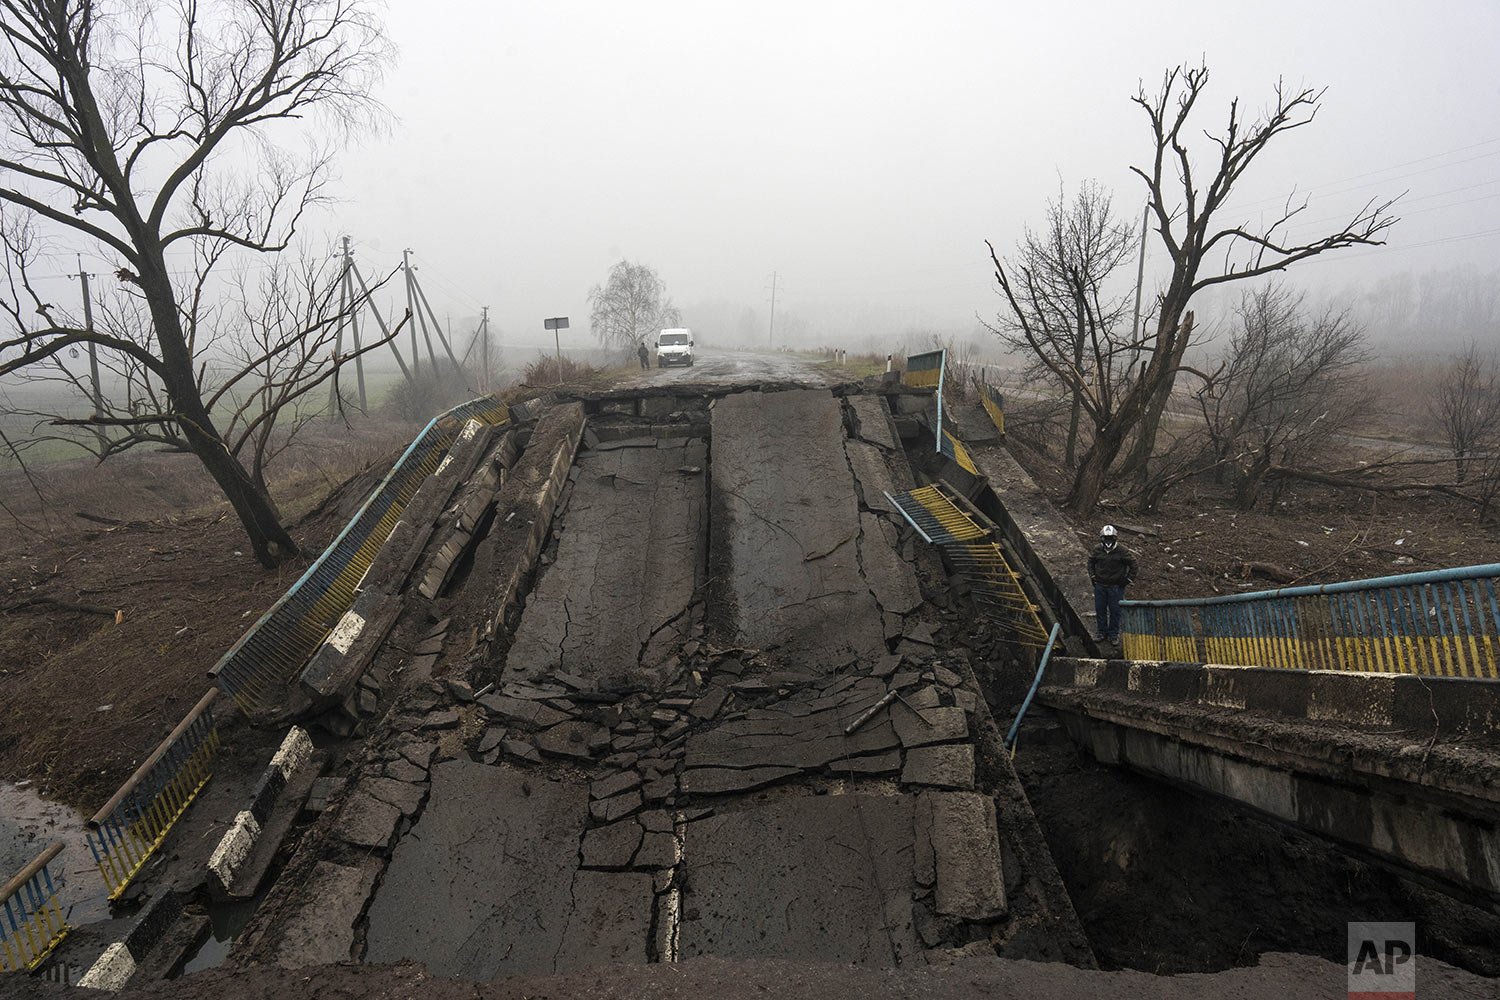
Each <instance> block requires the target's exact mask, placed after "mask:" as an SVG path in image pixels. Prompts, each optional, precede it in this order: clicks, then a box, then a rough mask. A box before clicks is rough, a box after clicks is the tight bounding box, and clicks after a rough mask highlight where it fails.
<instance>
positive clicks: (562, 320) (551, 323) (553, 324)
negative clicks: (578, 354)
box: [543, 316, 568, 385]
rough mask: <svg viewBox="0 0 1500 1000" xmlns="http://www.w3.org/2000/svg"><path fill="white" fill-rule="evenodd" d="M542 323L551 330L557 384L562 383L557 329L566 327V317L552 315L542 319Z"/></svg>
mask: <svg viewBox="0 0 1500 1000" xmlns="http://www.w3.org/2000/svg"><path fill="white" fill-rule="evenodd" d="M543 325H544V326H546V328H547V329H549V330H551V331H552V341H553V343H555V344H556V345H557V384H558V385H562V380H563V379H562V336H561V335H560V334H559V333H558V332H557V331H559V330H566V329H567V328H568V317H566V316H554V317H552V318H551V319H549V320H544V321H543Z"/></svg>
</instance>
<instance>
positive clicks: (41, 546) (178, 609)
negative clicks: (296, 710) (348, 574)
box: [0, 426, 410, 811]
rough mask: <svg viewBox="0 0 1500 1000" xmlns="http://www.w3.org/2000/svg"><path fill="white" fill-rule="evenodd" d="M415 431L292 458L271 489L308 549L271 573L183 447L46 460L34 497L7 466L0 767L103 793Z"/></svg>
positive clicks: (78, 792)
mask: <svg viewBox="0 0 1500 1000" xmlns="http://www.w3.org/2000/svg"><path fill="white" fill-rule="evenodd" d="M409 433H410V430H409V428H406V427H393V426H382V427H380V428H374V427H370V428H366V429H364V430H362V431H361V433H360V434H359V435H358V436H357V437H350V438H346V439H344V440H338V441H329V442H325V443H324V446H323V449H322V450H321V452H318V453H305V455H304V458H303V460H302V461H301V462H299V464H298V466H297V467H295V468H292V469H289V470H288V472H287V474H286V475H285V476H284V477H283V479H282V480H280V481H279V482H278V483H277V484H276V487H275V488H276V494H277V497H278V500H279V501H280V503H281V506H282V509H283V513H284V514H285V515H286V516H287V517H288V519H289V520H290V523H291V524H292V534H293V537H294V538H295V539H296V540H297V542H298V544H299V545H300V546H301V547H302V548H303V550H304V553H305V555H304V557H303V558H302V559H298V560H294V561H293V562H291V563H288V564H286V565H284V566H282V567H281V568H279V569H277V570H272V571H267V570H265V569H263V568H261V567H260V565H259V564H257V563H256V562H255V559H254V557H253V556H252V555H251V554H250V548H249V545H248V542H247V540H246V538H245V534H244V531H243V529H242V528H241V526H240V524H239V522H238V520H237V519H236V518H235V517H234V515H233V513H232V512H231V511H230V510H229V509H228V506H227V504H224V503H223V502H222V501H217V498H216V493H215V490H214V486H213V484H212V482H211V481H209V480H208V478H207V476H206V474H205V473H204V472H203V471H202V468H201V466H200V465H199V464H198V463H197V461H196V459H194V458H192V457H190V456H184V455H142V456H134V455H127V456H123V457H122V458H120V459H118V460H114V461H111V462H109V463H107V464H105V465H103V466H96V465H93V464H92V463H91V462H85V463H74V462H70V463H62V464H60V465H57V466H49V467H47V468H46V469H44V470H39V471H37V472H36V486H37V488H38V490H39V491H40V493H41V496H40V497H38V496H37V493H36V492H35V491H34V490H33V488H32V484H31V483H29V482H28V481H27V480H26V479H24V478H23V477H22V476H21V475H20V473H19V472H16V471H7V472H4V473H0V489H3V491H4V495H5V497H6V500H7V507H8V508H9V509H10V515H13V516H10V515H7V514H5V513H3V512H0V518H3V519H5V520H9V521H10V524H9V525H8V526H7V527H6V528H5V529H4V530H0V780H5V781H16V780H20V779H23V778H29V779H31V780H32V781H33V782H35V785H36V788H37V790H39V791H41V792H42V793H43V794H44V795H46V796H48V797H51V798H58V799H62V800H64V801H67V802H70V803H72V804H74V805H77V806H79V807H80V808H82V809H84V810H85V811H91V810H92V809H93V808H94V807H96V806H98V805H101V804H103V802H104V800H105V799H107V798H108V797H109V795H110V794H111V793H112V792H113V791H114V789H115V788H117V787H118V786H119V785H120V783H121V782H122V781H123V780H124V779H125V778H126V777H128V776H129V775H130V773H131V771H133V770H134V768H135V767H136V765H137V764H138V763H139V761H140V760H142V759H143V758H144V757H145V756H146V755H147V754H149V753H150V752H151V750H152V749H153V748H154V747H155V746H156V744H157V743H158V742H159V741H160V740H161V738H162V737H163V736H165V735H166V734H167V733H168V732H169V731H170V730H171V728H172V727H173V726H174V725H176V724H177V722H178V721H179V720H180V719H181V718H182V716H183V714H184V713H185V712H186V711H187V710H188V709H189V708H190V707H191V706H192V705H193V703H194V702H196V701H197V700H198V698H199V697H201V696H202V695H203V693H204V692H205V691H206V690H207V689H208V687H209V681H208V679H207V676H206V673H207V671H208V669H209V668H210V667H212V666H213V665H214V663H216V662H217V661H218V659H219V657H220V656H222V655H223V653H224V652H225V651H226V650H227V649H228V648H229V647H230V646H231V645H233V643H234V642H235V641H236V640H237V639H238V638H239V637H240V635H242V634H243V633H244V631H245V629H247V628H248V627H249V626H250V625H251V624H252V623H254V621H255V620H256V619H257V618H258V617H259V616H260V615H261V614H262V613H264V612H265V611H266V610H267V609H268V608H269V607H270V606H271V605H272V604H273V603H274V602H275V601H276V600H277V599H278V598H279V597H280V596H281V595H282V594H283V593H284V592H285V591H286V589H287V587H288V586H290V585H291V584H292V582H293V581H295V580H296V579H297V578H298V577H299V576H300V575H301V574H302V572H303V571H304V570H305V569H306V568H307V565H308V563H309V562H310V561H311V560H312V559H313V558H315V557H316V556H317V554H318V553H319V552H321V551H322V549H323V547H324V546H326V545H327V544H328V542H329V541H330V540H331V539H332V538H333V536H334V535H335V534H336V533H337V532H338V530H339V529H340V528H341V527H342V526H343V524H344V523H345V522H346V521H347V520H348V518H349V517H350V516H351V515H352V514H353V512H354V510H355V509H357V507H358V505H359V504H360V503H361V502H363V499H364V497H365V496H366V495H367V494H368V492H369V490H370V489H371V488H372V487H373V485H374V483H375V482H376V481H378V479H379V477H380V476H381V475H383V474H384V472H385V470H386V469H387V468H388V467H389V463H390V461H391V458H392V457H393V456H392V454H391V448H392V445H393V444H396V443H399V442H400V441H401V439H402V437H403V436H409ZM79 511H82V512H85V513H88V514H90V515H93V516H94V517H96V518H101V519H103V520H104V521H106V522H115V523H101V521H98V520H93V521H91V520H85V519H82V518H79V517H77V516H76V514H77V512H79ZM38 599H40V601H41V603H36V602H38ZM69 605H71V606H75V607H67V606H69ZM83 607H87V608H91V609H93V610H79V608H83ZM221 710H227V708H226V709H221Z"/></svg>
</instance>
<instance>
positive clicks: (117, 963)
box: [78, 892, 182, 991]
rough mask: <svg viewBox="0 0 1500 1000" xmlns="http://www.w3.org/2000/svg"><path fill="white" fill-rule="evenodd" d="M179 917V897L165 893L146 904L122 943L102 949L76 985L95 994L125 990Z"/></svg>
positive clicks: (180, 911)
mask: <svg viewBox="0 0 1500 1000" xmlns="http://www.w3.org/2000/svg"><path fill="white" fill-rule="evenodd" d="M180 916H182V897H180V896H179V895H177V893H175V892H165V893H163V894H161V895H160V896H157V897H155V898H154V899H152V900H151V901H150V902H149V903H147V904H146V906H145V909H143V910H142V911H141V915H140V918H139V919H137V920H136V922H135V923H134V924H133V925H132V926H131V928H130V930H129V931H128V932H127V933H126V935H125V938H124V940H122V941H116V942H115V943H114V944H112V945H110V946H109V947H108V948H105V949H104V954H102V955H100V956H99V958H98V959H97V960H96V961H95V962H94V964H93V965H91V966H89V970H88V971H87V972H85V973H84V974H83V978H82V979H80V980H78V985H79V986H83V987H88V988H90V989H96V990H110V991H118V990H121V989H124V987H125V984H126V983H128V982H129V981H130V977H131V976H133V975H135V970H136V966H138V965H139V964H140V963H141V962H142V961H143V960H144V959H145V957H146V954H147V952H149V951H150V950H151V947H152V945H154V944H156V942H157V940H158V939H160V938H161V936H162V935H163V934H164V933H165V932H166V930H167V928H168V927H170V926H171V925H172V924H173V923H174V922H175V921H176V920H177V918H178V917H180Z"/></svg>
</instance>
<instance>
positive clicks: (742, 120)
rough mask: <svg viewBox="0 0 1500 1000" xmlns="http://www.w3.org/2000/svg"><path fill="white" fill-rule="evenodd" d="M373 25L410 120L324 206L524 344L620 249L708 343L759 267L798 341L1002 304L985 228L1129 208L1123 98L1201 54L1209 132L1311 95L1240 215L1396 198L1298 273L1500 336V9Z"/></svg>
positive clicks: (1067, 8) (966, 315) (1158, 257)
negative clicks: (1371, 223)
mask: <svg viewBox="0 0 1500 1000" xmlns="http://www.w3.org/2000/svg"><path fill="white" fill-rule="evenodd" d="M388 23H389V30H390V34H391V36H392V38H393V39H395V41H396V42H397V44H398V46H399V49H400V56H399V62H398V64H397V66H396V68H395V70H394V72H392V73H391V75H390V77H389V79H388V80H387V82H386V84H385V86H384V87H383V88H382V90H381V94H382V96H383V97H384V99H385V100H386V102H387V103H388V104H389V105H390V107H391V108H392V110H393V111H394V112H395V113H396V115H397V116H398V118H399V124H397V125H396V127H395V128H394V129H393V130H392V132H391V134H390V135H389V136H388V137H386V138H385V139H382V140H379V141H372V142H369V143H367V144H366V145H365V146H364V147H363V148H362V149H360V150H357V151H351V152H350V153H349V154H348V155H347V156H346V157H345V159H344V161H343V185H342V189H341V190H342V193H343V196H344V197H345V198H346V199H347V200H346V201H345V203H344V205H343V206H342V207H341V209H340V211H339V213H338V220H337V222H336V223H330V225H334V226H335V227H341V228H343V229H346V230H347V231H349V232H350V233H352V234H353V235H354V236H355V238H356V240H358V241H359V244H360V247H359V252H360V253H361V254H363V255H365V256H366V257H368V258H369V259H370V260H371V261H372V262H374V261H379V262H383V263H392V262H394V261H395V260H396V259H397V255H398V254H399V251H400V250H401V249H402V248H403V247H406V246H410V247H413V248H415V249H416V250H417V252H418V253H417V259H418V260H419V261H420V262H421V263H422V264H423V265H424V266H425V267H427V268H428V269H429V273H430V274H431V276H432V278H433V280H436V279H438V278H441V279H442V282H443V284H442V285H441V286H439V287H438V290H437V295H439V296H441V297H443V298H447V299H450V301H451V303H452V308H453V309H454V310H455V312H459V311H468V312H473V311H475V307H477V306H478V305H481V304H489V305H491V306H493V311H492V315H493V316H496V317H498V318H499V320H500V322H501V324H502V326H503V328H504V329H505V330H506V331H507V333H508V334H509V335H510V336H511V337H512V338H522V337H525V338H527V339H532V338H531V334H532V333H533V332H534V334H535V338H534V339H535V340H536V341H537V342H539V343H540V342H541V341H542V331H541V329H540V320H541V319H542V318H543V317H545V316H552V315H560V314H571V315H573V316H575V317H576V316H581V315H584V314H586V312H587V306H586V302H585V296H586V294H587V291H588V289H589V288H590V287H591V286H592V285H593V284H595V283H596V282H599V281H601V280H602V278H603V275H604V272H605V270H606V269H607V268H608V266H609V265H610V264H611V263H613V262H614V261H616V260H618V259H620V258H621V257H628V258H629V259H631V260H639V261H642V262H645V263H648V264H650V265H651V266H653V267H655V268H656V269H657V270H658V271H659V273H660V274H661V276H662V278H663V280H664V281H665V282H666V285H667V288H668V290H669V292H670V293H671V294H672V296H673V297H674V299H675V300H676V302H677V303H678V304H679V305H680V306H683V307H685V310H686V314H687V320H688V321H689V322H692V323H696V324H697V325H699V326H702V327H704V328H705V333H707V332H709V331H710V330H711V331H712V333H713V334H714V335H715V336H716V337H720V336H737V335H741V334H743V335H744V336H746V337H749V336H752V335H756V336H758V337H759V339H761V340H762V341H764V339H765V338H764V334H765V333H766V326H767V320H768V314H769V301H770V292H769V288H770V285H771V280H772V274H773V272H774V273H776V274H777V275H778V277H777V287H778V291H777V310H778V312H779V313H781V314H782V320H781V321H780V322H778V326H779V327H781V329H782V330H783V332H784V333H785V334H787V335H788V337H789V338H791V339H797V340H801V339H806V340H810V341H821V340H834V339H839V340H845V341H848V342H850V343H851V344H854V345H856V346H859V345H860V343H861V341H863V340H865V339H868V337H869V336H870V335H883V334H900V333H902V332H904V331H907V330H909V329H915V328H934V329H941V330H945V331H949V332H960V333H967V332H968V331H970V330H971V329H972V328H973V327H974V318H975V315H976V313H977V314H981V315H985V316H992V315H993V314H994V312H995V307H996V305H997V302H996V299H995V296H994V292H993V287H994V282H993V279H992V276H991V273H990V268H989V266H988V259H987V257H986V251H985V247H984V242H983V241H984V240H985V239H986V238H988V239H990V240H992V241H994V243H995V245H996V247H997V249H1000V250H1001V251H1002V252H1004V251H1006V250H1008V249H1009V248H1010V247H1011V246H1013V244H1014V243H1015V241H1016V239H1017V238H1018V237H1019V236H1020V235H1021V230H1022V227H1024V226H1025V225H1027V224H1032V225H1037V224H1039V222H1040V220H1041V217H1042V213H1043V208H1044V203H1045V200H1046V199H1047V198H1048V197H1049V196H1055V195H1056V193H1057V190H1058V186H1059V183H1062V184H1066V185H1067V187H1068V189H1069V190H1072V189H1073V188H1075V187H1076V185H1077V184H1078V183H1079V182H1081V181H1083V180H1087V179H1097V180H1098V181H1100V182H1101V183H1102V184H1103V185H1105V186H1106V187H1108V188H1111V189H1113V190H1114V191H1115V193H1116V198H1117V206H1118V208H1119V209H1120V213H1121V214H1122V215H1124V216H1127V217H1129V216H1131V215H1135V216H1136V217H1137V218H1138V217H1139V211H1140V209H1139V206H1140V205H1141V204H1142V203H1143V202H1144V191H1143V185H1142V183H1141V182H1140V180H1139V179H1138V178H1135V177H1134V176H1133V175H1131V174H1130V173H1129V171H1128V167H1129V166H1130V165H1131V164H1132V163H1135V164H1140V165H1145V164H1146V163H1147V160H1148V158H1149V156H1150V151H1151V146H1150V135H1149V131H1148V127H1147V122H1146V119H1145V116H1144V115H1143V114H1142V112H1141V110H1140V109H1139V108H1137V107H1136V106H1134V105H1133V104H1131V103H1130V98H1131V96H1132V95H1134V94H1135V92H1136V90H1137V87H1138V86H1139V85H1142V84H1144V86H1145V88H1146V90H1147V91H1148V93H1149V92H1151V91H1154V90H1155V89H1156V88H1157V86H1158V85H1159V83H1160V78H1161V75H1162V73H1163V71H1164V70H1165V69H1167V68H1168V67H1170V66H1175V65H1178V64H1180V63H1184V62H1186V63H1190V64H1191V63H1197V62H1199V61H1200V60H1201V61H1204V62H1206V63H1207V65H1208V66H1209V67H1210V69H1211V72H1212V82H1211V84H1210V86H1209V88H1208V90H1207V92H1206V93H1205V95H1204V104H1203V105H1202V106H1201V107H1200V109H1199V111H1198V112H1197V113H1198V115H1200V116H1201V120H1200V121H1199V122H1198V124H1199V125H1200V127H1209V126H1212V127H1214V128H1216V129H1217V128H1219V127H1221V126H1222V123H1223V121H1224V119H1225V117H1226V114H1227V108H1228V104H1229V102H1230V100H1232V99H1233V98H1235V97H1236V96H1238V97H1239V98H1241V101H1242V107H1243V109H1244V111H1245V112H1246V113H1247V114H1249V115H1251V116H1253V115H1256V114H1258V113H1260V112H1261V111H1262V110H1263V109H1264V108H1265V107H1266V105H1267V104H1268V102H1269V101H1270V100H1271V98H1272V89H1273V87H1274V85H1275V83H1276V81H1277V79H1278V77H1280V78H1283V79H1285V80H1286V82H1287V83H1288V84H1289V85H1290V86H1294V87H1295V86H1300V85H1307V86H1314V87H1327V88H1328V91H1327V94H1326V96H1325V99H1324V102H1323V107H1322V109H1321V110H1320V111H1319V113H1318V115H1317V118H1316V121H1315V122H1314V123H1313V124H1311V125H1310V126H1308V127H1306V128H1302V129H1299V130H1297V131H1295V132H1293V133H1291V134H1289V135H1287V136H1286V137H1285V138H1283V139H1280V140H1278V141H1277V143H1276V144H1275V145H1274V146H1273V147H1272V148H1271V149H1270V150H1269V151H1268V153H1267V154H1266V156H1265V157H1264V159H1262V160H1261V161H1258V162H1257V164H1256V167H1255V169H1254V170H1253V171H1252V172H1251V173H1250V174H1248V175H1247V177H1246V179H1245V182H1244V185H1243V190H1241V191H1238V192H1236V196H1235V201H1234V203H1233V204H1237V205H1238V206H1240V209H1241V211H1242V213H1243V217H1244V219H1245V220H1246V221H1249V222H1252V223H1254V222H1261V221H1269V220H1268V219H1266V216H1267V213H1272V212H1275V211H1276V210H1277V209H1279V208H1280V206H1281V204H1282V201H1283V199H1284V198H1285V197H1286V196H1287V195H1288V194H1290V193H1292V192H1294V191H1296V192H1302V193H1306V194H1308V195H1310V196H1311V203H1310V205H1309V207H1308V210H1307V211H1306V212H1305V213H1303V215H1302V216H1301V218H1303V219H1306V220H1307V221H1308V223H1309V225H1308V226H1307V227H1306V228H1307V229H1308V230H1311V229H1312V228H1315V227H1314V226H1313V225H1312V224H1314V223H1321V224H1323V225H1324V226H1326V225H1328V224H1329V222H1330V220H1336V219H1342V217H1343V216H1345V215H1347V214H1348V213H1350V212H1352V211H1353V210H1354V209H1357V208H1358V207H1359V206H1360V205H1361V204H1362V203H1363V202H1364V201H1365V200H1366V199H1368V198H1372V197H1373V198H1381V199H1384V198H1388V197H1392V196H1395V195H1398V194H1401V193H1402V192H1407V193H1406V195H1405V197H1404V198H1403V199H1402V200H1401V201H1400V202H1399V203H1398V205H1397V206H1396V211H1397V214H1398V215H1400V216H1401V218H1402V221H1401V223H1400V224H1399V225H1398V226H1397V227H1396V228H1395V229H1394V230H1393V231H1392V233H1391V234H1390V242H1389V246H1387V247H1384V248H1374V249H1367V248H1355V249H1351V250H1346V251H1342V252H1339V253H1333V254H1328V255H1325V256H1324V257H1323V258H1321V259H1319V260H1317V261H1314V262H1309V263H1307V264H1305V265H1303V266H1302V267H1301V268H1298V269H1295V270H1294V271H1293V272H1291V273H1292V275H1293V279H1294V281H1296V282H1297V283H1299V284H1300V285H1303V286H1305V287H1307V288H1309V289H1312V290H1314V291H1315V292H1316V293H1317V294H1318V295H1322V296H1329V297H1343V298H1347V299H1350V300H1362V301H1363V305H1364V311H1365V312H1366V313H1367V315H1368V318H1369V320H1370V321H1371V323H1372V326H1376V327H1389V333H1390V334H1391V335H1392V336H1389V337H1382V336H1381V333H1382V332H1383V331H1382V330H1378V329H1372V333H1374V334H1375V335H1376V339H1377V340H1378V341H1379V340H1384V341H1385V342H1387V343H1391V342H1392V341H1397V342H1399V340H1400V338H1401V337H1403V336H1404V335H1405V334H1406V333H1407V332H1409V329H1410V327H1411V325H1412V313H1413V312H1414V311H1416V310H1418V309H1420V310H1421V311H1422V312H1424V313H1425V314H1427V315H1428V316H1429V317H1430V318H1431V320H1432V323H1433V324H1434V325H1435V326H1437V327H1439V328H1438V329H1433V330H1431V331H1430V333H1431V334H1432V339H1433V340H1446V339H1449V338H1453V339H1455V340H1463V339H1467V338H1468V337H1471V336H1477V335H1479V334H1480V333H1481V331H1479V330H1465V329H1462V328H1461V326H1462V325H1463V324H1464V323H1465V322H1466V321H1467V320H1468V319H1470V318H1471V317H1472V316H1473V315H1474V313H1476V312H1478V313H1480V314H1486V308H1487V316H1488V319H1489V322H1490V323H1491V326H1490V333H1491V334H1493V333H1494V330H1495V328H1494V326H1493V324H1494V322H1495V316H1496V307H1495V305H1494V296H1495V292H1494V291H1493V289H1494V288H1495V286H1496V284H1497V282H1496V277H1497V269H1500V174H1497V171H1496V167H1497V165H1500V125H1497V124H1496V123H1497V122H1500V76H1497V74H1496V71H1495V69H1494V65H1493V60H1492V47H1493V44H1494V40H1495V39H1496V38H1497V37H1500V6H1497V5H1495V4H1493V3H1489V2H1447V3H1441V4H1436V5H1413V4H1409V3H1399V2H1376V3H1352V2H1334V3H1320V4H1299V3H1285V2H1274V3H1256V4H1247V3H1228V4H1215V5H1211V6H1204V5H1202V4H1198V3H1185V2H1184V3H1148V4H1144V5H1135V6H1129V5H1118V4H1110V3H1102V2H1090V3H1081V4H1065V5H1049V4H994V3H974V2H968V3H954V2H947V3H945V2H936V3H928V4H921V5H913V4H900V3H887V2H873V3H872V2H860V3H816V4H803V3H777V2H770V3H753V4H751V3H737V4H711V5H705V4H694V3H654V2H653V3H635V4H625V5H606V4H585V5H534V4H491V3H484V2H479V0H473V2H467V0H465V2H456V0H448V2H444V3H442V4H439V5H422V4H410V3H397V4H393V5H392V6H391V8H390V10H389V22H388ZM456 25H462V26H463V27H462V30H455V26H456ZM1188 138H1189V139H1190V141H1191V142H1192V143H1193V144H1194V149H1195V151H1196V152H1197V153H1199V154H1200V155H1203V156H1207V155H1209V154H1210V153H1211V152H1212V150H1211V148H1210V147H1208V146H1207V144H1206V142H1204V140H1203V137H1202V136H1201V135H1193V136H1189V137H1188ZM1162 256H1163V255H1162V254H1161V253H1160V252H1159V251H1158V252H1157V253H1156V254H1154V255H1152V254H1148V272H1147V274H1148V281H1149V280H1150V278H1151V276H1152V275H1153V274H1155V273H1160V272H1158V271H1156V270H1155V269H1153V267H1152V265H1153V264H1160V263H1162ZM1153 257H1154V258H1155V259H1154V260H1153ZM1131 270H1132V271H1133V268H1132V269H1131ZM1131 277H1133V274H1132V275H1131ZM1485 289H1488V299H1487V301H1486V302H1485V304H1483V305H1476V306H1474V307H1472V308H1470V309H1469V310H1468V311H1467V312H1465V311H1464V310H1463V309H1461V308H1459V306H1458V304H1457V303H1455V302H1453V301H1452V298H1453V297H1454V296H1463V295H1467V296H1471V297H1472V296H1480V294H1481V292H1482V291H1483V290H1485ZM1439 290H1445V292H1444V293H1443V294H1439ZM1447 291H1451V293H1452V294H1451V295H1450V294H1447ZM1444 300H1448V301H1444ZM466 307H467V310H466ZM1450 308H1451V309H1452V310H1453V315H1452V316H1448V315H1445V314H1444V312H1443V311H1444V309H1450ZM575 326H576V323H575ZM579 334H580V331H577V330H576V329H575V331H574V335H575V336H577V335H579ZM777 339H778V340H780V339H782V338H780V337H778V338H777Z"/></svg>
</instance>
